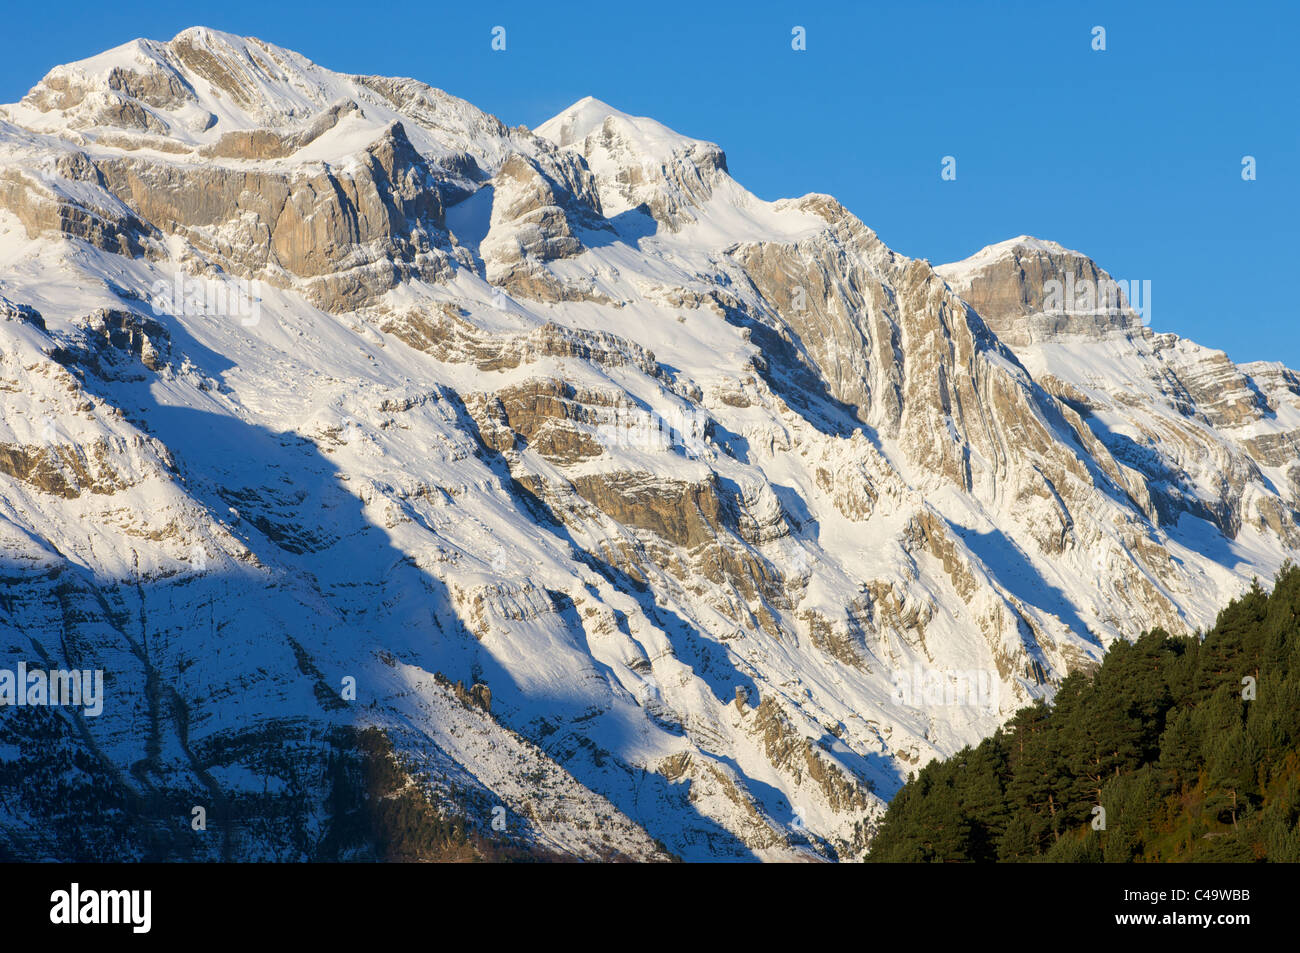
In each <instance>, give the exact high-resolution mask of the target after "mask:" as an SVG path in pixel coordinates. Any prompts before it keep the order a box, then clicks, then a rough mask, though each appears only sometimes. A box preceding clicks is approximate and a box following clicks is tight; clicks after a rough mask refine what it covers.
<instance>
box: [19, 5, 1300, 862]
mask: <svg viewBox="0 0 1300 953" xmlns="http://www.w3.org/2000/svg"><path fill="white" fill-rule="evenodd" d="M449 81H450V79H449ZM1110 280H1111V279H1110V276H1109V275H1108V274H1107V273H1106V272H1105V271H1103V270H1102V268H1101V267H1100V266H1099V265H1097V264H1096V263H1094V262H1093V261H1091V260H1090V259H1089V258H1087V257H1086V256H1084V255H1082V254H1080V253H1077V252H1071V251H1069V250H1067V249H1064V248H1063V247H1061V246H1059V245H1057V244H1055V243H1052V242H1047V241H1043V240H1039V239H1033V238H1029V237H1023V236H1022V237H1021V238H1017V239H1013V240H1011V241H1009V242H1003V243H1001V244H999V245H993V246H990V247H989V248H986V249H984V250H983V251H981V252H978V253H977V254H976V255H974V256H972V258H970V259H967V260H966V261H963V262H957V263H953V264H950V265H941V266H939V267H937V268H933V267H931V266H930V265H929V264H928V263H926V262H924V261H918V260H912V259H908V258H906V257H904V256H901V255H899V254H897V253H895V252H894V251H892V250H891V249H889V248H888V247H887V246H886V245H885V244H884V243H883V242H881V241H880V239H879V238H878V236H877V235H876V234H875V233H874V232H873V231H872V230H871V229H870V228H868V227H867V226H866V225H865V224H863V223H862V222H861V221H859V220H858V219H857V218H856V217H855V216H854V215H853V214H852V213H850V212H849V211H848V210H847V209H845V208H844V207H843V206H842V205H840V204H839V203H838V202H837V201H835V199H833V198H831V197H830V196H826V195H817V194H813V195H806V196H803V197H800V198H794V199H784V200H781V201H777V202H765V201H762V200H760V199H758V198H757V197H755V196H754V195H752V194H751V193H749V192H748V191H746V190H745V189H744V187H743V186H741V185H740V184H739V183H737V182H736V181H735V180H734V179H733V178H732V177H731V176H730V174H729V172H728V170H727V163H726V158H725V155H724V154H723V152H722V150H721V149H720V148H719V147H718V146H716V145H713V144H712V143H708V142H704V141H701V140H698V139H693V138H690V137H687V136H683V135H681V134H679V133H677V132H674V131H673V130H671V129H669V128H667V127H666V126H664V125H662V124H661V123H659V122H656V121H655V120H652V119H648V118H644V117H636V116H630V115H627V114H625V113H622V112H620V111H619V110H617V109H614V108H613V107H611V106H608V105H606V104H604V103H602V102H600V101H598V100H595V99H591V98H587V99H584V100H581V101H580V102H578V103H576V104H574V105H573V106H571V107H570V108H568V109H566V110H564V111H563V112H561V113H560V114H559V115H557V116H556V117H554V118H553V119H551V120H549V121H548V122H546V123H543V124H541V125H540V126H538V127H537V129H536V130H533V131H530V130H528V129H524V128H522V127H518V128H508V127H506V126H505V125H504V124H502V123H501V122H500V121H498V120H497V119H495V118H494V117H492V116H490V115H488V114H486V113H484V112H482V111H481V110H479V109H477V108H476V107H474V106H473V105H471V104H469V103H467V102H464V101H463V100H460V99H457V98H455V97H454V96H451V95H448V94H447V93H444V92H442V91H441V90H437V89H434V88H432V87H430V86H427V85H425V84H423V83H421V82H418V81H416V80H412V79H390V78H385V77H379V76H353V75H346V74H341V73H336V72H333V71H330V70H328V69H325V68H323V67H321V66H318V65H316V64H314V63H312V62H311V61H309V60H307V59H306V58H304V57H303V56H301V55H299V54H297V53H294V52H291V51H289V50H286V49H282V48H280V47H276V46H273V45H271V44H268V43H265V42H262V41H260V40H256V39H252V38H244V37H236V36H232V35H229V34H225V33H221V32H219V31H215V30H210V29H206V28H202V27H195V28H192V29H189V30H186V31H184V32H182V33H181V34H179V35H178V36H176V37H175V38H173V39H172V40H170V41H168V42H157V41H152V40H137V41H134V42H132V43H128V44H126V45H124V46H122V47H118V48H116V49H114V50H109V51H107V52H105V53H102V54H99V55H98V56H94V57H91V58H90V59H87V60H83V61H80V62H77V63H72V64H68V65H67V66H62V67H58V68H56V69H54V70H52V71H51V72H50V73H49V74H48V75H47V76H46V77H45V78H44V79H42V80H41V81H40V82H39V83H38V84H37V85H36V86H35V87H33V89H32V90H31V92H30V93H29V94H28V95H27V96H26V97H24V98H23V100H22V101H21V102H19V103H15V104H11V105H8V106H3V107H0V406H3V414H0V576H3V581H2V584H0V647H3V649H4V657H5V658H6V659H8V660H9V662H8V663H0V668H4V667H6V664H7V665H8V667H9V668H13V667H14V666H15V665H16V664H17V662H18V661H20V660H22V661H25V662H27V663H28V664H32V665H34V664H42V665H45V666H47V667H51V668H53V667H63V668H78V669H100V670H102V671H103V672H104V673H105V678H106V690H105V697H104V705H103V710H102V712H100V713H98V714H96V715H93V716H92V715H90V714H88V713H86V712H83V711H81V710H79V709H76V708H59V707H45V708H41V707H25V708H23V709H21V710H17V709H15V710H12V711H8V712H7V713H6V714H5V716H4V717H3V718H0V856H3V857H6V858H38V857H40V858H44V857H57V858H60V859H63V858H67V859H90V858H94V857H96V856H101V855H103V853H104V852H109V851H111V852H113V853H114V854H115V855H120V856H130V857H140V858H151V859H179V858H207V859H213V858H218V857H226V858H241V859H252V858H257V859H280V860H301V859H337V858H342V857H365V856H370V855H368V854H367V853H366V850H367V848H366V847H365V845H364V844H361V843H360V842H358V841H357V839H356V836H355V835H356V829H355V827H354V826H349V825H353V824H354V823H355V821H356V817H355V816H354V815H350V814H348V812H347V811H342V812H341V811H340V809H339V805H340V804H344V803H346V802H347V799H348V798H349V797H351V796H352V795H351V794H349V791H350V790H351V788H349V787H348V785H347V783H345V781H346V778H345V777H344V775H346V773H347V772H346V771H344V769H343V768H340V767H339V766H340V765H354V764H355V763H358V762H357V761H356V759H358V758H360V759H362V761H364V759H365V758H366V757H370V756H372V755H373V751H371V750H370V749H369V748H366V749H365V750H359V749H358V748H357V747H356V746H357V744H358V743H359V742H358V739H373V738H374V737H375V736H374V735H373V734H372V733H370V731H369V730H370V729H377V730H378V731H379V732H381V733H382V735H383V737H384V738H385V739H386V741H385V744H390V745H391V748H392V758H393V759H395V760H394V762H393V764H394V765H395V767H394V768H393V770H394V771H396V772H397V774H396V775H395V776H397V777H400V778H401V782H402V785H403V788H402V789H403V790H404V791H406V792H408V793H411V796H415V797H417V799H418V800H419V803H420V804H421V805H423V807H422V808H420V811H421V812H423V813H422V814H421V816H427V815H428V812H433V815H435V816H447V817H453V818H456V819H459V820H460V821H463V822H464V824H465V825H466V826H467V829H468V830H470V831H471V832H473V835H474V837H476V838H481V839H480V840H478V841H475V843H479V844H485V843H489V842H491V843H494V844H496V845H497V847H498V848H499V849H500V850H502V851H504V852H506V853H511V852H516V853H518V852H522V853H524V854H530V853H531V854H532V855H536V856H554V855H556V854H561V855H567V856H574V857H581V858H586V859H606V858H611V857H629V858H638V859H667V858H668V857H670V856H678V857H683V858H687V859H750V860H752V859H760V860H763V859H800V858H806V859H818V858H824V859H854V858H858V857H860V856H861V855H862V854H863V853H864V851H865V849H866V846H867V844H868V843H869V841H870V838H871V836H872V832H873V825H874V823H875V821H876V820H877V818H878V817H879V815H880V813H881V811H882V810H883V806H884V804H885V803H886V801H887V799H888V798H889V797H891V796H892V794H893V793H894V791H896V790H897V788H898V787H899V785H900V784H901V782H902V780H903V779H904V778H905V777H906V775H907V773H908V772H909V771H911V770H913V769H914V768H915V767H916V766H918V765H920V764H923V763H924V762H926V761H927V760H929V759H931V758H933V757H937V756H942V755H945V754H948V753H951V752H953V751H955V750H958V749H959V748H960V747H961V746H962V745H964V744H967V743H970V742H973V741H976V740H978V739H979V738H981V737H982V736H984V735H986V734H987V733H989V732H991V731H993V730H994V729H995V728H996V727H997V726H998V725H999V724H1001V723H1002V722H1003V721H1004V720H1005V719H1006V718H1007V717H1008V716H1009V715H1010V714H1011V713H1012V712H1014V711H1015V710H1016V709H1017V708H1018V707H1019V706H1021V705H1023V704H1024V703H1026V702H1028V701H1030V700H1032V699H1034V698H1046V697H1051V695H1052V694H1053V692H1054V691H1055V686H1056V683H1057V682H1058V681H1059V679H1060V678H1061V677H1062V676H1063V675H1064V674H1065V673H1067V672H1069V671H1072V670H1075V669H1078V668H1086V667H1089V666H1092V665H1095V664H1096V663H1097V662H1098V660H1099V659H1100V658H1101V656H1102V654H1103V653H1104V651H1105V648H1106V646H1107V645H1109V644H1110V643H1111V642H1113V641H1114V640H1116V639H1126V638H1133V637H1135V636H1136V635H1138V634H1139V633H1140V632H1142V631H1143V630H1146V629H1149V628H1151V627H1154V626H1162V627H1164V628H1166V629H1167V630H1169V631H1171V632H1174V631H1178V632H1189V631H1194V630H1195V629H1197V628H1198V627H1202V626H1205V625H1207V624H1208V623H1209V622H1211V621H1212V620H1213V617H1214V614H1215V613H1216V612H1217V611H1218V608H1219V607H1220V606H1221V605H1222V604H1223V603H1224V602H1225V601H1226V600H1227V599H1229V598H1230V597H1232V596H1234V595H1236V594H1238V593H1240V592H1242V591H1243V590H1245V589H1246V588H1248V587H1249V585H1250V583H1251V580H1252V578H1253V577H1256V576H1258V577H1260V578H1261V579H1267V578H1271V577H1272V576H1273V574H1274V572H1275V571H1276V569H1277V568H1278V567H1279V566H1280V565H1281V564H1282V562H1283V561H1284V560H1285V559H1287V558H1289V557H1291V556H1293V555H1294V554H1295V552H1296V551H1297V549H1300V529H1298V528H1297V519H1298V518H1300V517H1298V513H1300V375H1297V374H1296V373H1295V372H1294V371H1292V370H1290V369H1287V368H1285V367H1282V366H1281V365H1276V364H1266V363H1257V364H1251V365H1241V366H1239V365H1235V364H1233V363H1232V362H1231V361H1230V360H1229V359H1228V358H1227V356H1226V355H1224V354H1222V353H1221V352H1216V351H1211V350H1209V349H1206V348H1201V347H1199V346H1197V345H1195V344H1193V343H1192V342H1189V341H1186V340H1183V339H1181V338H1179V337H1177V336H1176V335H1173V334H1156V333H1154V332H1153V331H1151V330H1150V329H1149V328H1148V327H1146V326H1145V325H1144V322H1143V320H1142V318H1141V316H1140V312H1139V311H1138V310H1137V305H1138V304H1139V302H1136V301H1130V300H1128V299H1116V301H1115V303H1114V305H1113V306H1111V305H1109V304H1107V303H1106V302H1105V301H1102V302H1101V303H1098V301H1097V299H1096V298H1095V297H1094V298H1093V299H1092V301H1091V302H1090V301H1089V300H1088V299H1087V297H1086V296H1084V297H1082V298H1080V297H1078V296H1076V295H1071V296H1069V297H1068V299H1067V298H1062V299H1061V300H1059V301H1058V300H1055V299H1054V298H1053V297H1052V291H1051V289H1052V282H1057V283H1059V284H1060V285H1061V286H1062V287H1063V288H1064V287H1065V286H1067V285H1068V286H1069V287H1070V288H1072V289H1077V288H1087V287H1093V288H1097V287H1102V286H1104V285H1105V284H1106V282H1108V281H1110ZM235 302H238V303H239V304H240V305H241V307H239V308H236V307H235ZM366 744H370V742H366ZM72 766H75V767H72ZM331 766H333V767H331ZM347 770H351V768H348V769H347ZM51 790H59V791H62V792H64V795H63V796H59V797H54V796H51V795H50V794H49V792H50V791H51ZM412 792H413V793H412ZM195 804H204V805H207V806H208V807H209V808H210V810H209V819H210V820H209V831H208V833H207V834H206V835H203V836H199V835H197V834H192V832H191V831H190V829H189V824H188V818H189V812H190V809H191V808H192V806H193V805H195ZM499 809H503V811H504V815H505V830H504V831H503V830H501V828H500V826H499V824H498V825H495V826H494V824H493V821H494V819H499V818H500V816H501V814H500V812H499ZM349 818H351V820H349ZM431 823H432V822H431Z"/></svg>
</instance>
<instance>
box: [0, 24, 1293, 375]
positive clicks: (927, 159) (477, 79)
mask: <svg viewBox="0 0 1300 953" xmlns="http://www.w3.org/2000/svg"><path fill="white" fill-rule="evenodd" d="M180 6H182V5H176V4H171V3H132V2H115V3H112V4H104V3H102V2H99V3H82V2H79V0H62V2H60V3H57V4H54V3H51V4H14V5H11V6H10V8H9V9H8V10H7V11H6V15H5V20H6V30H5V36H4V38H3V39H0V101H4V102H12V101H14V100H16V99H18V98H20V97H21V96H22V95H23V93H25V92H26V90H27V89H28V88H29V87H31V86H32V85H33V84H34V83H35V82H36V81H37V80H38V79H39V78H40V77H41V76H42V75H43V74H44V73H45V72H46V70H48V69H49V68H50V67H51V66H54V65H56V64H59V63H63V62H67V61H70V60H74V59H79V58H82V57H85V56H88V55H91V54H92V53H95V52H98V51H100V50H103V49H106V48H108V47H111V46H115V45H117V44H119V43H123V42H125V41H127V40H129V39H131V38H133V37H136V36H147V37H151V38H154V39H168V38H170V37H171V36H173V35H174V34H176V33H177V32H179V31H180V30H182V29H184V28H185V27H187V26H194V25H199V24H201V25H204V26H210V27H215V28H218V29H223V30H228V31H230V32H233V33H240V34H244V35H254V36H259V37H261V38H263V39H265V40H268V41H270V42H273V43H277V44H280V45H282V46H287V47H290V48H292V49H295V50H297V51H299V52H301V53H303V54H304V55H306V56H307V57H309V58H310V59H313V60H315V61H316V62H318V63H320V64H322V65H324V66H327V67H330V68H332V69H337V70H342V71H347V72H357V73H382V74H389V75H407V76H414V77H416V78H418V79H421V80H424V81H426V82H428V83H430V84H432V85H434V86H438V87H441V88H443V89H446V90H447V91H448V92H451V93H454V94H455V95H458V96H462V97H464V98H466V99H468V100H470V101H472V102H473V103H475V104H476V105H477V106H479V107H480V108H483V109H486V110H487V111H489V112H492V113H494V114H496V115H497V116H499V117H500V118H501V119H502V120H503V121H505V122H506V123H508V124H510V125H517V124H524V125H528V126H535V125H537V124H538V123H540V122H541V121H543V120H545V119H547V118H549V117H550V116H551V115H553V114H554V113H556V112H558V111H560V110H561V109H562V108H564V107H565V106H567V105H569V104H570V103H572V102H573V101H575V100H577V99H580V98H581V97H583V96H585V95H594V96H596V97H598V98H600V99H603V100H605V101H607V102H609V103H611V104H612V105H614V106H617V107H618V108H620V109H622V110H624V111H626V112H630V113H634V114H637V115H649V116H653V117H655V118H656V119H659V120H660V121H661V122H664V123H665V124H667V125H669V126H671V127H673V128H675V129H677V130H678V131H680V132H683V133H686V134H688V135H692V136H696V137H698V138H702V139H709V140H712V141H714V142H717V143H719V144H720V145H722V147H723V148H724V149H726V151H727V156H728V162H729V165H730V168H731V172H732V174H733V175H734V176H735V177H736V178H737V179H738V180H739V181H740V182H742V183H743V184H744V185H745V186H747V187H748V188H749V189H751V190H752V191H754V192H756V193H757V194H759V195H760V196H762V197H764V198H769V199H771V198H779V197H782V196H793V195H801V194H803V193H805V192H829V193H831V194H832V195H835V196H836V197H837V198H839V199H840V200H841V201H842V202H843V203H844V204H845V205H846V206H847V207H848V208H849V209H851V210H852V211H853V212H854V213H855V214H857V215H858V216H859V217H860V218H861V219H862V220H863V221H865V222H866V223H867V224H868V225H869V226H871V227H872V228H873V229H875V230H876V231H877V232H878V233H879V234H880V236H881V238H883V239H884V240H885V241H886V242H887V243H888V244H889V245H890V246H892V247H893V248H895V249H896V250H898V251H900V252H902V253H904V254H907V255H912V256H916V257H922V258H928V259H930V260H931V261H932V262H934V263H936V264H938V263H940V262H944V261H950V260H954V259H958V258H963V257H965V256H967V255H969V254H971V253H973V252H974V251H976V250H977V249H979V248H980V247H982V246H984V245H986V244H990V243H992V242H996V241H1000V240H1002V239H1005V238H1011V237H1014V236H1016V235H1019V234H1030V235H1035V236H1038V237H1040V238H1050V239H1053V240H1055V241H1059V242H1061V243H1062V244H1064V245H1066V246H1067V247H1070V248H1075V249H1078V250H1080V251H1083V252H1086V253H1087V254H1089V255H1091V256H1092V257H1093V258H1095V259H1096V260H1097V261H1098V262H1099V263H1100V264H1101V266H1102V267H1103V268H1105V269H1107V270H1108V271H1109V272H1110V273H1111V274H1112V275H1114V276H1115V277H1117V278H1122V279H1125V280H1150V281H1151V283H1152V284H1151V288H1152V301H1151V305H1152V308H1151V315H1150V316H1151V322H1152V325H1153V327H1155V328H1156V329H1157V330H1171V331H1177V332H1178V333H1180V334H1183V335H1184V336H1187V337H1190V338H1192V339H1194V340H1196V341H1199V342H1200V343H1202V344H1206V345H1209V346H1212V347H1218V348H1222V349H1224V350H1226V351H1227V352H1228V354H1229V355H1230V356H1231V357H1232V358H1233V359H1234V360H1238V361H1249V360H1260V359H1268V360H1282V361H1285V362H1286V363H1287V364H1289V365H1290V366H1292V367H1296V368H1300V329H1298V323H1300V306H1297V303H1296V299H1295V298H1293V297H1292V292H1293V289H1292V282H1293V281H1294V280H1295V279H1296V278H1297V276H1300V268H1297V258H1298V257H1300V256H1298V255H1297V252H1298V251H1300V247H1298V246H1300V239H1298V235H1300V229H1298V224H1297V216H1298V215H1300V185H1298V184H1297V178H1296V176H1297V172H1300V123H1298V122H1297V120H1298V119H1300V115H1298V113H1300V110H1298V109H1297V104H1298V103H1300V66H1297V64H1298V63H1300V57H1297V56H1295V55H1294V52H1293V49H1292V44H1294V42H1295V37H1296V35H1297V32H1298V31H1297V28H1298V27H1300V12H1298V11H1300V4H1296V3H1291V2H1286V0H1277V2H1270V3H1256V2H1249V0H1245V2H1235V3H1232V4H1226V3H1225V4H1221V5H1220V4H1209V3H1200V2H1194V0H1190V2H1163V3H1138V2H1134V0H1129V2H1117V3H1109V2H1101V3H1093V2H1090V3H1080V2H1050V3H1048V2H991V0H990V2H978V0H949V2H938V0H933V2H926V0H920V2H909V3H888V4H884V3H866V2H861V3H845V4H830V3H827V4H817V5H810V4H807V3H794V2H791V3H767V2H750V3H746V4H739V3H737V4H726V5H725V6H724V5H721V4H710V3H706V2H703V0H696V2H662V0H661V2H658V3H655V4H626V5H625V4H617V3H565V4H540V3H536V2H533V3H518V4H511V3H456V4H440V3H436V2H426V3H420V4H410V5H406V4H400V3H373V4H369V5H367V4H358V3H355V2H351V3H347V4H330V3H314V4H311V5H310V6H302V7H294V6H293V5H287V4H278V3H267V2H265V0H262V2H256V3H253V2H243V0H234V2H221V3H205V2H193V3H187V4H184V5H183V7H184V9H183V10H181V9H178V7H180ZM497 25H502V26H505V27H506V31H507V32H506V45H507V48H506V50H505V52H493V51H492V50H491V48H490V41H491V30H492V28H493V27H494V26H497ZM795 25H799V26H803V27H804V28H805V29H806V31H807V49H806V50H805V51H803V52H795V51H793V50H791V44H790V39H791V28H792V27H793V26H795ZM1097 25H1101V26H1104V27H1105V28H1106V45H1107V49H1106V50H1105V51H1104V52H1097V51H1094V50H1093V49H1092V48H1091V43H1092V29H1093V27H1094V26H1097ZM946 155H951V156H954V157H955V158H956V160H957V178H956V180H955V181H943V180H942V179H941V177H940V167H941V162H942V158H943V157H944V156H946ZM1245 155H1252V156H1254V157H1255V159H1256V162H1257V175H1258V178H1257V179H1256V180H1255V181H1252V182H1247V181H1243V180H1242V177H1241V162H1242V157H1243V156H1245Z"/></svg>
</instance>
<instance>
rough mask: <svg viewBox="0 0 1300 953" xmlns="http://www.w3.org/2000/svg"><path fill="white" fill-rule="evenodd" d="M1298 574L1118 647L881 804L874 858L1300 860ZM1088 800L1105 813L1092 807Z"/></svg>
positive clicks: (1288, 573) (1288, 572) (1291, 570)
mask: <svg viewBox="0 0 1300 953" xmlns="http://www.w3.org/2000/svg"><path fill="white" fill-rule="evenodd" d="M1298 742H1300V569H1297V568H1295V567H1294V566H1291V565H1288V566H1286V567H1284V568H1283V570H1282V572H1281V573H1280V574H1279V576H1278V578H1277V585H1276V587H1275V588H1274V590H1273V593H1272V594H1271V595H1267V594H1265V592H1264V591H1263V590H1262V589H1260V588H1259V587H1258V586H1256V587H1255V588H1254V589H1253V590H1252V591H1251V592H1249V593H1247V594H1246V595H1245V596H1243V597H1242V598H1240V599H1237V600H1235V601H1234V602H1232V603H1231V604H1230V605H1229V606H1228V607H1227V608H1226V609H1224V610H1223V612H1222V613H1220V614H1219V618H1218V621H1217V623H1216V624H1215V626H1214V628H1212V629H1211V630H1210V631H1209V632H1208V633H1206V634H1205V636H1204V638H1203V639H1199V640H1198V639H1196V638H1186V637H1176V636H1170V635H1168V634H1167V633H1165V632H1164V631H1162V630H1160V629H1156V630H1153V631H1151V632H1148V633H1146V634H1145V635H1143V636H1142V638H1141V639H1139V640H1138V641H1137V642H1136V643H1132V644H1130V643H1127V642H1117V643H1115V645H1114V646H1112V648H1111V650H1110V651H1109V652H1108V653H1107V655H1106V658H1105V660H1104V662H1103V663H1102V665H1101V668H1100V669H1099V670H1098V671H1096V672H1095V673H1093V674H1090V675H1089V674H1083V673H1076V674H1072V675H1070V676H1069V677H1068V678H1066V679H1065V681H1064V682H1063V683H1062V684H1061V689H1060V692H1059V693H1058V695H1057V697H1056V702H1055V705H1053V706H1050V707H1049V706H1047V705H1045V704H1042V703H1039V704H1036V705H1034V706H1033V707H1030V708H1025V709H1023V710H1022V711H1020V712H1019V713H1018V714H1017V715H1016V716H1015V718H1013V719H1012V720H1011V722H1010V723H1009V724H1008V725H1007V726H1006V728H1004V729H1002V730H1000V731H998V732H997V733H996V734H995V735H994V736H993V737H991V738H989V739H987V740H985V741H984V742H982V743H981V744H980V745H979V746H978V747H975V748H965V749H963V750H961V751H959V752H958V753H957V754H956V755H954V756H953V757H952V758H949V759H948V760H946V761H935V762H932V763H931V764H930V765H928V766H927V767H925V768H923V769H922V770H921V772H920V774H919V775H917V776H916V778H915V779H913V780H912V781H910V782H909V783H908V784H906V785H905V786H904V787H903V789H902V791H900V792H899V794H898V796H897V797H895V798H894V800H893V802H892V803H891V804H890V807H889V811H888V812H887V814H886V815H885V819H884V822H883V825H882V827H881V830H880V833H879V834H878V836H877V837H876V839H875V840H874V841H873V843H872V849H871V852H870V854H869V856H868V860H874V861H902V862H908V861H1020V860H1048V861H1071V862H1079V861H1096V862H1100V861H1106V862H1130V861H1263V860H1267V861H1286V862H1296V861H1300V830H1297V823H1296V822H1297V815H1298V814H1300V750H1297V743H1298ZM1098 807H1100V808H1102V809H1103V810H1104V815H1103V814H1102V813H1101V812H1100V811H1097V810H1096V808H1098Z"/></svg>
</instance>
